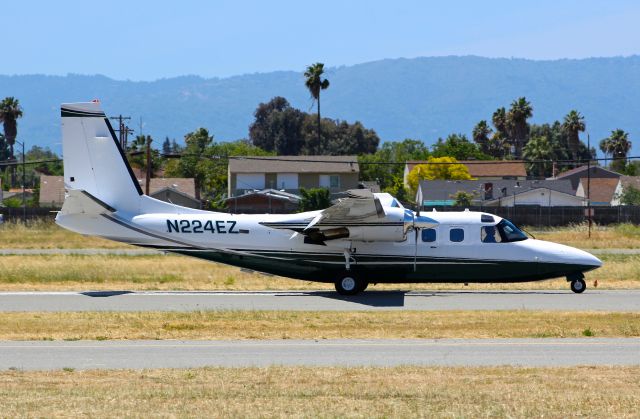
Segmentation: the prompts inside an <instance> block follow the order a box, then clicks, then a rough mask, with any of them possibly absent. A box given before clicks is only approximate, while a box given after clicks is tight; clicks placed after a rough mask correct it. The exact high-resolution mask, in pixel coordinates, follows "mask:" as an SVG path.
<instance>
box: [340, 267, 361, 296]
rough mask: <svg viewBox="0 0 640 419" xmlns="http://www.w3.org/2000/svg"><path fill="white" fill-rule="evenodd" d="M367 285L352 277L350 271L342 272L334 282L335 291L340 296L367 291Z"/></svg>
mask: <svg viewBox="0 0 640 419" xmlns="http://www.w3.org/2000/svg"><path fill="white" fill-rule="evenodd" d="M368 285H369V283H368V282H367V281H365V280H363V279H361V278H359V277H358V276H356V275H354V273H353V272H352V271H345V272H342V273H341V274H340V275H338V277H337V278H336V282H335V286H336V291H338V294H340V295H356V294H358V293H360V292H362V291H364V290H365V289H367V286H368Z"/></svg>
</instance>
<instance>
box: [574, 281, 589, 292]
mask: <svg viewBox="0 0 640 419" xmlns="http://www.w3.org/2000/svg"><path fill="white" fill-rule="evenodd" d="M586 289H587V283H586V282H584V279H582V278H576V279H574V280H573V281H571V291H573V292H575V293H576V294H580V293H582V292H584V290H586Z"/></svg>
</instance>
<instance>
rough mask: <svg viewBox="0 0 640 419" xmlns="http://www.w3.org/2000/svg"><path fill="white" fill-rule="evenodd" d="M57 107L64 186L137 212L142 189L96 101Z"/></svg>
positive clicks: (116, 206)
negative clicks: (60, 124) (59, 114)
mask: <svg viewBox="0 0 640 419" xmlns="http://www.w3.org/2000/svg"><path fill="white" fill-rule="evenodd" d="M61 110H62V153H63V156H64V183H65V187H66V188H68V189H78V190H84V191H86V192H88V193H89V194H91V195H93V196H94V197H96V198H98V199H99V200H100V201H103V202H105V203H107V204H108V205H110V206H112V207H114V208H115V209H117V210H118V211H126V212H130V213H138V212H139V211H140V205H141V201H142V200H141V198H140V197H141V195H142V189H141V188H140V184H139V183H138V181H137V180H136V178H135V176H134V175H133V172H132V171H131V167H130V166H129V164H128V163H127V161H126V159H125V156H124V153H123V150H122V148H121V147H120V144H119V142H118V140H117V138H116V135H115V132H114V131H113V128H112V127H111V123H110V122H109V119H108V118H107V117H106V116H105V114H104V112H103V111H102V109H101V106H100V103H99V102H97V101H96V102H88V103H66V104H63V105H62V109H61Z"/></svg>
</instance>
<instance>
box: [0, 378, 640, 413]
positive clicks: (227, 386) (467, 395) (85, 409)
mask: <svg viewBox="0 0 640 419" xmlns="http://www.w3.org/2000/svg"><path fill="white" fill-rule="evenodd" d="M639 377H640V367H616V368H612V367H572V368H519V367H482V368H446V367H395V368H371V367H361V368H337V367H336V368H309V367H269V368H198V369H188V370H166V369H164V370H162V369H161V370H142V371H132V370H116V371H72V370H67V371H52V372H22V371H10V372H4V373H0V406H2V416H5V417H16V416H30V417H78V416H90V417H160V416H161V417H291V416H293V417H543V416H544V417H552V418H566V417H603V418H604V417H607V418H613V417H638V406H640V378H639Z"/></svg>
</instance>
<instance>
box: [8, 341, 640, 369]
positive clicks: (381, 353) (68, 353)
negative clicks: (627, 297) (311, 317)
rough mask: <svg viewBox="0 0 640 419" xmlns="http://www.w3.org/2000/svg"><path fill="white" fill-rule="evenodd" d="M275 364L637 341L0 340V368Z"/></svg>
mask: <svg viewBox="0 0 640 419" xmlns="http://www.w3.org/2000/svg"><path fill="white" fill-rule="evenodd" d="M272 365H304V366H397V365H430V366H491V365H496V366H497V365H514V366H532V367H533V366H575V365H640V339H639V338H620V339H618V338H612V339H605V338H601V339H598V338H586V339H439V340H355V339H354V340H321V341H314V340H263V341H255V340H254V341H107V342H94V341H78V342H58V341H56V342H43V341H28V342H7V341H4V342H0V370H7V369H21V370H51V369H62V368H76V369H102V368H104V369H120V368H131V369H142V368H195V367H205V366H222V367H246V366H259V367H265V366H272Z"/></svg>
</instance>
